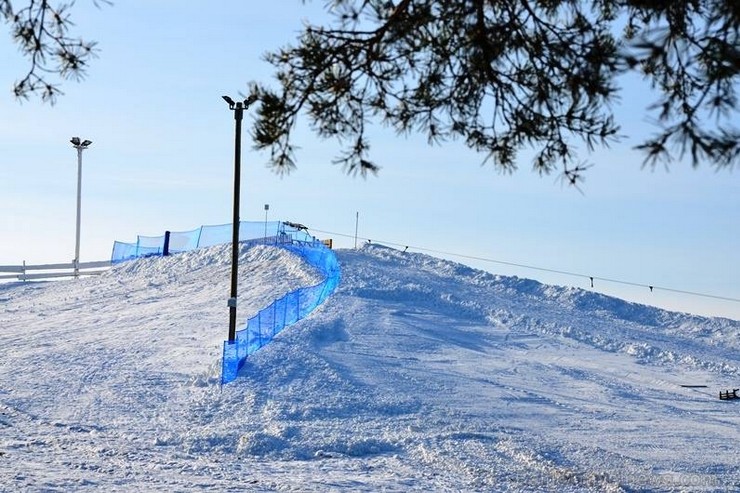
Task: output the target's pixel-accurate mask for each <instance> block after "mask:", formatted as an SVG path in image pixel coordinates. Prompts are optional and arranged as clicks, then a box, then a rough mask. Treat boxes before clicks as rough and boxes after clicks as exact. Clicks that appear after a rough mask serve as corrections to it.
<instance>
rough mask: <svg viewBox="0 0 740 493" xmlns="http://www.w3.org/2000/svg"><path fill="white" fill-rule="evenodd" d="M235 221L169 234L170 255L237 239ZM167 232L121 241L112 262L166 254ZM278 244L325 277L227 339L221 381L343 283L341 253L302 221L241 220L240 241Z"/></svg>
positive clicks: (231, 376)
mask: <svg viewBox="0 0 740 493" xmlns="http://www.w3.org/2000/svg"><path fill="white" fill-rule="evenodd" d="M232 235H233V231H232V225H231V224H221V225H215V226H201V227H200V228H198V229H194V230H192V231H176V232H170V233H169V244H168V252H169V253H178V252H185V251H189V250H195V249H197V248H203V247H208V246H214V245H220V244H224V243H229V242H231V241H232ZM166 236H167V235H166V234H165V235H162V236H138V237H137V238H136V242H135V243H125V242H120V241H116V242H114V244H113V253H112V254H111V262H112V263H118V262H123V261H125V260H132V259H136V258H141V257H149V256H153V255H164V254H165V243H166ZM260 239H261V240H262V241H263V242H264V243H267V244H271V245H277V246H280V247H282V248H285V249H287V250H289V251H291V252H293V253H294V254H296V255H298V256H300V257H301V258H302V259H303V260H304V261H305V262H307V263H308V264H309V265H312V266H314V267H316V268H317V269H318V270H319V271H320V272H321V273H322V275H323V276H324V279H323V280H322V281H321V282H320V283H318V284H316V285H315V286H309V287H303V288H299V289H296V290H294V291H291V292H289V293H287V294H286V295H284V296H283V297H281V298H280V299H277V300H275V301H273V302H272V303H271V304H270V305H268V306H266V307H265V308H263V309H262V310H260V311H259V312H258V313H257V314H256V315H254V316H253V317H251V318H250V319H249V320H248V321H247V324H246V326H245V327H244V328H243V329H242V330H238V331H237V332H236V337H235V339H234V341H225V342H224V351H223V366H222V371H221V383H222V384H224V383H228V382H231V381H233V380H234V379H235V378H236V377H237V374H238V373H239V369H240V368H241V367H242V366H243V365H244V363H245V361H246V359H247V356H249V355H250V354H252V353H254V352H255V351H257V350H259V349H260V348H261V347H263V346H265V345H266V344H267V343H269V342H270V341H271V340H272V339H273V338H274V337H275V336H276V335H277V334H278V333H279V332H280V331H281V330H282V329H283V328H285V327H287V326H289V325H291V324H294V323H295V322H297V321H298V320H300V319H302V318H305V317H306V316H307V315H308V314H309V313H311V312H312V311H313V310H314V309H315V308H316V307H317V306H319V305H320V304H321V303H323V302H324V300H326V298H327V297H329V295H331V294H332V293H333V292H334V290H335V289H336V288H337V286H338V285H339V279H340V269H339V262H338V261H337V257H336V256H335V255H334V252H332V251H331V250H330V249H329V248H326V247H325V246H324V245H323V243H321V242H320V241H318V240H317V239H316V238H314V237H313V236H311V235H310V234H309V233H308V231H306V229H305V227H303V226H301V225H299V224H293V223H286V222H281V221H271V222H266V223H265V222H250V221H241V222H239V240H240V241H260Z"/></svg>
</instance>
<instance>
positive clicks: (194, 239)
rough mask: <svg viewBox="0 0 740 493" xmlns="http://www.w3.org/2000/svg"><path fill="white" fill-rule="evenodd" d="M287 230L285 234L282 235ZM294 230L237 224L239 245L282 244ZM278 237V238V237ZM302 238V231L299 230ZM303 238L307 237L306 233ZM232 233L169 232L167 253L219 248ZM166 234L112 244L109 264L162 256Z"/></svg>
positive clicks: (226, 229)
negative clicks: (280, 242)
mask: <svg viewBox="0 0 740 493" xmlns="http://www.w3.org/2000/svg"><path fill="white" fill-rule="evenodd" d="M286 228H287V230H288V231H287V232H286ZM293 229H295V228H291V227H290V226H286V225H285V224H284V223H283V222H281V221H268V222H257V221H240V222H239V241H247V240H257V239H263V240H264V241H265V242H266V243H270V244H273V243H277V242H279V241H290V239H289V238H288V239H287V240H286V235H289V234H290V231H291V230H293ZM281 233H282V236H281ZM301 233H302V234H300V235H298V236H303V233H305V231H302V230H301ZM305 235H307V236H309V237H310V235H308V233H305ZM232 236H233V230H232V227H231V223H229V224H219V225H215V226H201V227H200V228H197V229H193V230H191V231H173V232H170V233H169V237H170V239H169V245H168V246H169V248H168V253H180V252H187V251H189V250H195V249H197V248H203V247H209V246H214V245H222V244H224V243H229V242H231V240H232ZM165 238H166V233H165V234H163V235H161V236H137V237H136V241H135V242H133V243H125V242H122V241H116V242H114V243H113V253H112V254H111V262H112V263H114V264H115V263H118V262H122V261H124V260H132V259H135V258H141V257H148V256H152V255H163V254H164V253H165Z"/></svg>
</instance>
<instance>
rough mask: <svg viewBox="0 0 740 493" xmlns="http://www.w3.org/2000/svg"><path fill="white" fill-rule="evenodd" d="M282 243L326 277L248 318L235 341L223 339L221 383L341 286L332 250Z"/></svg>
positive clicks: (312, 244)
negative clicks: (250, 356) (252, 355)
mask: <svg viewBox="0 0 740 493" xmlns="http://www.w3.org/2000/svg"><path fill="white" fill-rule="evenodd" d="M280 246H282V247H283V248H285V249H287V250H290V251H291V252H293V253H295V254H296V255H299V256H300V257H302V258H303V259H304V260H305V261H306V262H307V263H309V264H310V265H313V266H314V267H316V268H317V269H319V271H321V273H322V274H323V275H324V276H325V277H324V280H323V281H321V282H320V283H318V284H316V285H315V286H309V287H304V288H299V289H296V290H294V291H291V292H289V293H287V294H286V295H285V296H283V297H282V298H280V299H277V300H275V301H273V302H272V303H271V304H269V305H268V306H266V307H265V308H263V309H262V310H260V311H259V312H258V313H257V314H256V315H255V316H253V317H251V318H250V319H249V320H248V321H247V325H246V327H244V328H243V329H242V330H238V331H237V332H236V337H235V339H234V341H233V342H229V341H225V342H224V354H223V366H222V369H221V383H222V384H224V383H229V382H231V381H232V380H234V379H235V378H236V377H237V375H238V373H239V368H241V367H242V366H243V365H244V363H245V362H246V360H247V357H248V356H249V355H250V354H253V353H254V352H256V351H257V350H259V349H260V348H262V347H263V346H265V345H266V344H268V343H269V342H270V341H272V339H273V338H274V337H275V336H276V335H277V334H278V333H279V332H280V331H281V330H282V329H283V328H285V327H287V326H289V325H291V324H294V323H296V322H297V321H298V320H301V319H302V318H305V317H306V316H307V315H308V314H309V313H311V312H312V311H313V310H314V309H315V308H316V307H317V306H319V305H320V304H321V303H323V302H324V300H326V298H327V297H329V295H330V294H332V293H333V292H334V290H335V289H336V288H337V286H338V285H339V279H340V269H339V262H338V261H337V257H336V256H335V255H334V252H332V251H331V250H330V249H328V248H326V247H325V246H324V245H323V244H321V243H320V242H317V241H315V240H313V241H311V242H309V241H301V240H294V242H293V243H283V244H281V245H280Z"/></svg>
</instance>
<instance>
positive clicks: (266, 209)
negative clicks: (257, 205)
mask: <svg viewBox="0 0 740 493" xmlns="http://www.w3.org/2000/svg"><path fill="white" fill-rule="evenodd" d="M269 210H270V204H265V245H266V244H267V211H269Z"/></svg>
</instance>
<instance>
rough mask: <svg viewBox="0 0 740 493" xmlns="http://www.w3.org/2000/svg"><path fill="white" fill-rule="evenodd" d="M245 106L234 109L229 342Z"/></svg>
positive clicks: (236, 267)
mask: <svg viewBox="0 0 740 493" xmlns="http://www.w3.org/2000/svg"><path fill="white" fill-rule="evenodd" d="M243 117H244V105H243V104H242V103H241V102H239V103H236V108H234V120H236V131H235V133H234V218H233V229H232V238H231V297H230V298H229V342H233V341H234V339H235V338H236V284H237V278H238V274H239V195H240V193H241V191H240V185H241V154H242V118H243Z"/></svg>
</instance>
